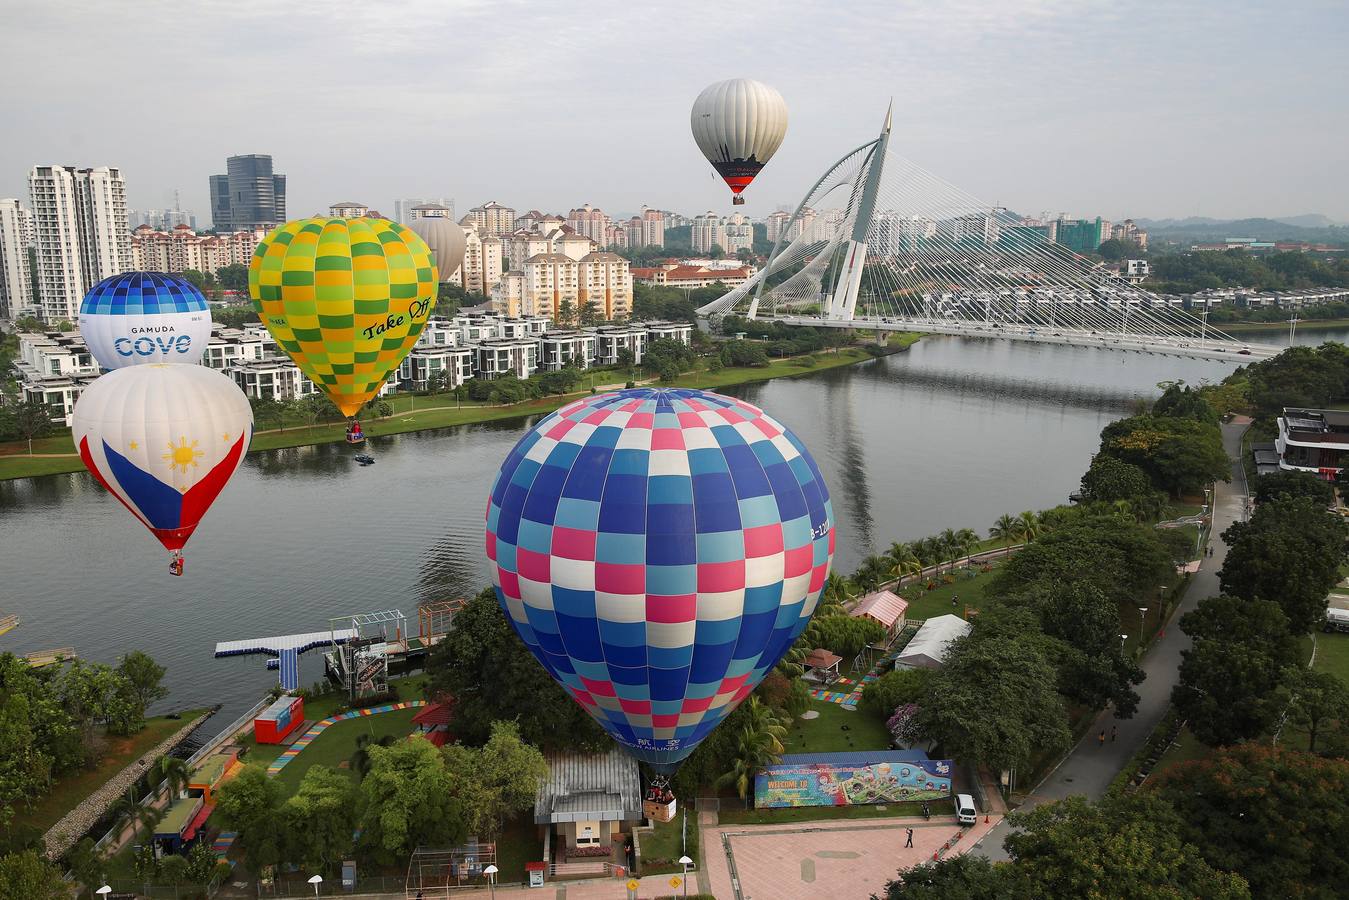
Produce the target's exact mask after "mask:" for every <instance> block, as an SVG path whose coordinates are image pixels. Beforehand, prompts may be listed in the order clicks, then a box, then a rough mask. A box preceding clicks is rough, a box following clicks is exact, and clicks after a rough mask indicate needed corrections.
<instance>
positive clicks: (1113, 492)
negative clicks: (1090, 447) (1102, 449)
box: [1082, 453, 1153, 502]
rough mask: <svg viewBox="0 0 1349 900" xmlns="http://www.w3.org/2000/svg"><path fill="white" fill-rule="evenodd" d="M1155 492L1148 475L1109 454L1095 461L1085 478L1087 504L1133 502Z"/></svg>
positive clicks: (1096, 457)
mask: <svg viewBox="0 0 1349 900" xmlns="http://www.w3.org/2000/svg"><path fill="white" fill-rule="evenodd" d="M1152 492H1153V487H1152V482H1151V481H1150V480H1149V479H1148V475H1147V473H1146V472H1144V471H1143V470H1142V469H1140V468H1139V467H1138V466H1135V465H1132V464H1131V463H1126V462H1121V461H1120V460H1118V459H1116V458H1115V457H1113V456H1109V455H1107V454H1105V453H1098V454H1096V455H1095V456H1094V457H1092V460H1091V467H1090V468H1089V469H1087V474H1085V475H1083V476H1082V498H1083V499H1084V500H1089V501H1090V500H1099V501H1105V502H1114V501H1116V500H1132V499H1133V498H1134V497H1140V496H1143V495H1144V494H1151V493H1152Z"/></svg>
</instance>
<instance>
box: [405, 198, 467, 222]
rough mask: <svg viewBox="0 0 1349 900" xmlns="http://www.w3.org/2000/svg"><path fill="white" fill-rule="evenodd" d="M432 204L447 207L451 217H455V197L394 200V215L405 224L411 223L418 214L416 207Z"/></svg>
mask: <svg viewBox="0 0 1349 900" xmlns="http://www.w3.org/2000/svg"><path fill="white" fill-rule="evenodd" d="M432 204H435V205H439V206H443V207H445V208H446V209H448V210H449V213H448V214H447V215H448V216H449V218H451V219H453V218H454V217H455V215H454V198H453V197H429V198H426V199H421V200H418V199H406V200H395V201H394V202H393V217H394V219H395V220H396V221H398V222H400V223H402V224H403V225H411V224H412V220H413V219H415V218H417V214H416V212H414V210H416V208H417V207H419V206H427V205H432ZM436 215H440V213H436Z"/></svg>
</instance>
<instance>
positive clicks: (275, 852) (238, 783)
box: [215, 765, 281, 867]
mask: <svg viewBox="0 0 1349 900" xmlns="http://www.w3.org/2000/svg"><path fill="white" fill-rule="evenodd" d="M215 801H216V807H215V815H216V816H218V817H219V819H220V823H221V824H222V825H223V826H224V827H226V828H228V829H229V830H231V831H236V832H238V834H239V838H238V840H239V844H240V845H241V846H242V847H243V849H244V850H246V851H247V852H248V857H249V860H250V861H251V864H252V865H254V866H258V867H260V866H268V865H275V864H276V863H278V862H280V861H281V827H280V823H279V816H278V811H279V810H280V807H281V785H279V784H278V783H277V782H276V781H274V780H273V779H271V778H268V777H267V770H266V769H264V768H263V767H262V766H259V765H248V766H244V767H243V769H241V770H240V771H239V774H238V775H235V776H234V777H233V778H231V779H230V780H229V781H226V782H225V783H224V784H222V785H221V786H220V787H219V788H217V789H216V791H215Z"/></svg>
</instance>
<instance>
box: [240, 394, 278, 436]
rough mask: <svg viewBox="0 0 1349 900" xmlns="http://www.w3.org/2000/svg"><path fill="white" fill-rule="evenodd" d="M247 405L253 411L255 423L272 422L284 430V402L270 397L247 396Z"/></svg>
mask: <svg viewBox="0 0 1349 900" xmlns="http://www.w3.org/2000/svg"><path fill="white" fill-rule="evenodd" d="M248 405H249V407H250V408H251V409H252V411H253V421H254V422H256V423H259V424H261V423H263V422H272V423H273V424H275V425H277V426H279V427H280V428H281V430H282V431H285V430H286V417H285V410H286V408H285V404H284V403H282V402H281V401H279V400H276V399H274V398H272V397H249V398H248Z"/></svg>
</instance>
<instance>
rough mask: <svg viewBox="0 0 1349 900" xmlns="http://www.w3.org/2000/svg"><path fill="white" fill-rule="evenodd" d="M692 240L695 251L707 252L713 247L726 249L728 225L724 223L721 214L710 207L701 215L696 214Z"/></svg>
mask: <svg viewBox="0 0 1349 900" xmlns="http://www.w3.org/2000/svg"><path fill="white" fill-rule="evenodd" d="M691 240H692V242H693V252H694V253H707V252H709V251H710V250H711V249H712V248H713V247H720V248H721V249H722V250H725V249H726V226H725V225H724V224H723V223H722V221H721V216H719V215H717V214H716V213H714V212H713V211H712V210H710V209H709V210H708V211H707V212H706V213H704V214H703V215H701V216H694V217H693V233H692V235H691Z"/></svg>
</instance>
